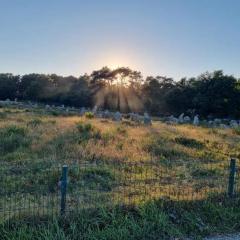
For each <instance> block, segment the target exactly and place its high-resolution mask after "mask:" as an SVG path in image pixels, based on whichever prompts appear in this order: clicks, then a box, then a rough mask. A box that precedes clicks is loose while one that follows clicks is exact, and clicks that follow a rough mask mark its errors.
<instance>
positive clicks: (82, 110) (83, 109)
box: [80, 107, 86, 116]
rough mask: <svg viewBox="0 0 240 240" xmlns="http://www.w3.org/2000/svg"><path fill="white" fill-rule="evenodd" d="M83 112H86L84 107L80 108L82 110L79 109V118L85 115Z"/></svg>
mask: <svg viewBox="0 0 240 240" xmlns="http://www.w3.org/2000/svg"><path fill="white" fill-rule="evenodd" d="M85 112H86V109H85V107H82V108H81V109H80V116H83V115H84V114H85Z"/></svg>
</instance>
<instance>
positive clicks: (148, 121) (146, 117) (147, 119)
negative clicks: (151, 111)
mask: <svg viewBox="0 0 240 240" xmlns="http://www.w3.org/2000/svg"><path fill="white" fill-rule="evenodd" d="M143 122H144V124H145V125H152V120H151V117H150V116H149V115H148V113H144V117H143Z"/></svg>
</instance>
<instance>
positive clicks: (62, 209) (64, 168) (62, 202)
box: [60, 165, 68, 215]
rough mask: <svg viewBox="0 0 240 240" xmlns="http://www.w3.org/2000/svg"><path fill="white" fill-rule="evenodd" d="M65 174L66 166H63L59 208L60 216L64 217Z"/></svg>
mask: <svg viewBox="0 0 240 240" xmlns="http://www.w3.org/2000/svg"><path fill="white" fill-rule="evenodd" d="M67 172H68V166H67V165H64V166H63V167H62V178H61V206H60V213H61V215H64V214H65V211H66V195H67Z"/></svg>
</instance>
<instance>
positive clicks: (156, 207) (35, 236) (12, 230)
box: [0, 198, 240, 240]
mask: <svg viewBox="0 0 240 240" xmlns="http://www.w3.org/2000/svg"><path fill="white" fill-rule="evenodd" d="M235 201H236V200H235ZM238 204H239V202H233V201H230V200H229V201H219V199H218V198H216V199H215V200H214V201H213V200H211V201H197V202H177V203H176V202H169V201H161V200H160V201H151V202H148V203H145V204H143V205H139V206H137V207H136V206H128V207H120V206H115V207H112V208H94V209H87V210H80V212H75V213H71V214H68V215H66V216H65V217H64V218H59V219H55V220H53V221H52V220H50V221H49V220H47V218H46V217H44V216H42V217H38V218H36V217H33V218H32V217H31V216H29V217H28V218H26V217H25V218H24V220H21V218H20V219H19V220H18V221H17V222H14V221H12V222H11V221H10V225H8V226H4V225H1V226H0V235H1V239H2V240H11V239H21V240H22V239H24V240H28V239H29V240H30V239H31V240H39V239H42V240H44V239H46V240H49V239H58V240H59V239H62V240H69V239H71V240H75V239H76V240H77V239H79V240H81V239H83V240H85V239H98V240H101V239H102V240H108V239H109V240H118V239H119V240H124V239H126V240H129V239H134V240H135V239H141V240H142V239H146V240H147V239H148V240H158V239H166V240H167V239H168V240H170V239H184V238H186V237H192V238H193V239H202V238H203V237H205V236H208V235H210V234H211V235H213V234H216V233H218V234H219V233H224V234H226V233H233V232H236V231H240V209H239V207H238Z"/></svg>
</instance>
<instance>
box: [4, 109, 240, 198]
mask: <svg viewBox="0 0 240 240" xmlns="http://www.w3.org/2000/svg"><path fill="white" fill-rule="evenodd" d="M1 112H2V113H3V114H2V116H4V117H2V118H0V129H2V130H3V129H6V128H8V127H9V126H17V127H18V128H24V129H25V130H26V136H25V138H27V139H28V140H29V142H30V144H29V145H28V146H25V145H23V146H20V147H16V148H15V149H14V150H12V151H10V152H5V153H1V156H2V159H1V163H2V167H10V168H18V167H19V166H22V165H24V168H29V169H31V168H34V167H36V166H38V167H39V166H40V167H41V168H42V169H51V168H54V167H55V166H59V165H61V164H68V165H70V166H71V165H73V164H74V165H76V164H77V165H79V164H83V163H84V164H85V166H86V164H89V165H88V167H89V166H90V168H91V167H92V166H93V164H96V162H97V163H98V164H103V165H105V166H107V169H108V171H109V172H111V173H112V174H113V175H114V176H115V178H116V179H114V181H113V184H112V185H113V187H112V188H111V189H108V190H107V191H108V193H111V194H112V195H113V196H114V198H115V199H116V198H121V199H122V198H124V199H125V200H127V201H129V202H131V201H134V202H139V201H141V200H142V199H144V198H148V199H149V198H151V199H152V198H159V197H160V196H162V197H166V196H167V197H171V198H174V199H192V198H195V199H200V198H203V197H206V195H208V194H209V192H210V193H212V192H215V191H218V192H223V191H225V188H226V183H227V174H228V172H227V171H226V169H227V167H228V160H229V158H230V157H239V156H240V145H239V142H240V136H239V134H238V133H237V132H234V131H232V130H231V129H210V128H204V127H194V126H191V125H176V126H172V125H167V124H164V123H161V122H158V121H154V122H153V125H152V126H148V127H146V126H142V125H139V126H128V125H126V124H122V123H115V122H112V121H110V120H102V119H88V118H86V117H79V116H64V117H63V116H53V115H51V114H47V113H43V110H41V111H40V110H39V111H36V110H35V111H34V112H31V111H25V110H18V109H1ZM78 124H80V125H82V126H83V127H84V126H85V125H90V126H91V129H90V130H86V132H84V133H83V132H79V131H78V128H77V125H78ZM2 141H4V139H2ZM124 164H125V165H124ZM127 164H129V166H128V165H127ZM94 166H95V165H94ZM213 169H214V170H213ZM88 171H89V170H88ZM39 174H41V173H39ZM94 174H95V173H94ZM101 174H102V173H99V176H98V177H97V180H96V181H101V183H100V184H102V185H103V186H106V182H104V181H105V180H106V181H110V180H109V179H107V178H106V179H105V180H104V178H105V176H106V175H101ZM95 175H96V174H95ZM95 175H94V176H95ZM50 177H51V176H50ZM70 177H71V178H72V179H73V180H74V182H75V183H78V182H81V183H82V184H83V185H81V184H80V185H81V186H80V185H79V186H78V185H77V184H75V185H76V186H78V187H77V188H78V190H79V189H82V190H83V188H87V189H89V184H88V183H86V182H84V180H83V179H82V178H81V177H79V176H77V175H76V174H75V175H73V176H70ZM29 178H31V176H29ZM116 182H117V183H119V184H116ZM36 184H41V182H40V183H39V182H37V183H36ZM10 185H11V184H10ZM10 185H9V186H10ZM5 187H6V186H5ZM36 187H37V185H36ZM91 187H92V186H91ZM91 190H92V189H91ZM96 190H98V189H96ZM109 191H110V192H109ZM120 195H121V196H120ZM86 201H89V199H86Z"/></svg>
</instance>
